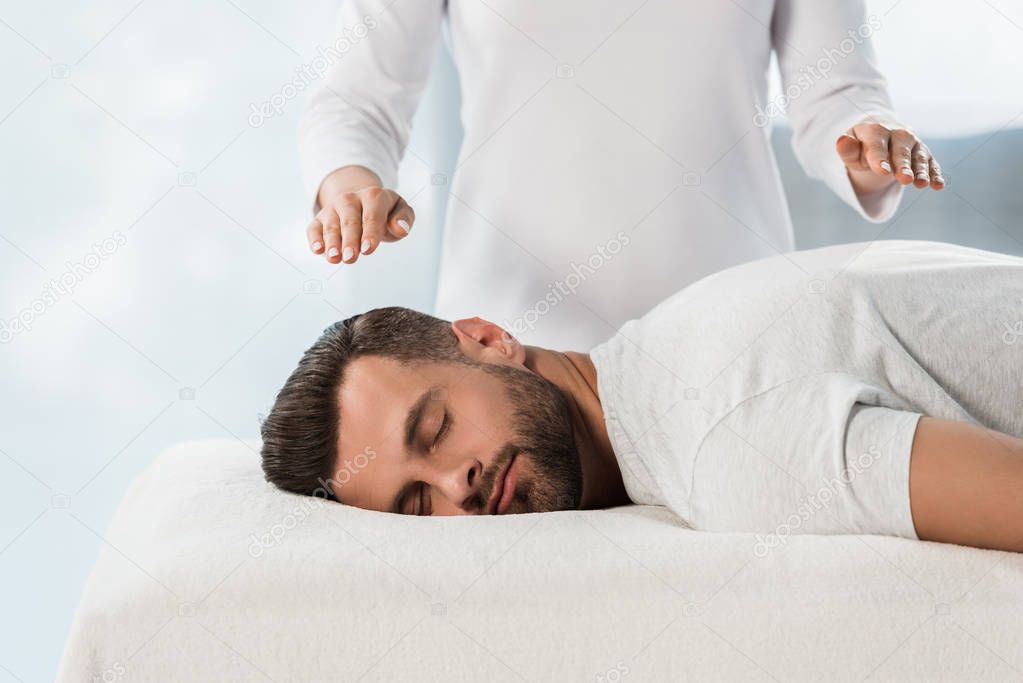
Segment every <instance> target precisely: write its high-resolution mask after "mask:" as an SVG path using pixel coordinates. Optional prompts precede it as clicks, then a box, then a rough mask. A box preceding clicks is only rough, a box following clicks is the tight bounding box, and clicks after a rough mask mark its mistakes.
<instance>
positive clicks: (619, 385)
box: [590, 240, 1023, 538]
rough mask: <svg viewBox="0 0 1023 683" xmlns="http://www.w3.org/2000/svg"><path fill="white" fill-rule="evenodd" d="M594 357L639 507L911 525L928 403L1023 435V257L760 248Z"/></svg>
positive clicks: (752, 524) (802, 522) (935, 412)
mask: <svg viewBox="0 0 1023 683" xmlns="http://www.w3.org/2000/svg"><path fill="white" fill-rule="evenodd" d="M590 357H591V358H592V360H593V362H594V365H595V366H596V370H597V377H598V388H599V392H600V398H601V402H602V404H603V408H604V412H605V421H606V424H607V427H608V432H609V435H610V438H611V444H612V446H613V448H614V451H615V455H616V456H617V458H618V461H619V464H620V466H621V470H622V476H623V478H624V481H625V486H626V490H627V491H628V493H629V496H630V498H632V500H633V501H634V502H637V503H646V504H654V505H666V506H668V507H669V508H671V509H672V510H673V511H674V512H675V513H677V514H678V515H679V516H681V517H682V518H683V519H685V520H686V521H687V522H688V523H689V524H690V525H692V526H693V527H694V528H698V529H706V530H717V531H751V532H779V530H781V529H784V530H785V532H786V533H788V532H792V531H800V532H804V533H843V532H849V533H883V534H892V535H900V536H905V537H909V538H915V537H916V535H915V531H914V528H913V523H912V517H911V515H910V508H909V494H908V475H909V455H910V449H911V446H912V439H913V434H914V432H915V426H916V422H917V419H918V418H919V416H920V415H931V416H936V417H943V418H947V419H956V420H964V421H968V422H973V423H980V424H983V425H985V426H988V427H991V428H993V429H997V430H999V431H1002V432H1005V433H1010V434H1015V435H1023V259H1021V258H1018V257H1014V256H1008V255H1004V254H997V253H991V252H986V251H981V250H978V249H970V248H966V247H960V246H954V245H950V244H941V243H936V242H917V241H901V240H900V241H880V242H874V243H857V244H847V245H839V246H832V247H825V248H822V249H814V250H809V251H801V252H795V253H792V254H786V255H782V256H776V257H772V258H767V259H762V260H759V261H755V262H752V263H747V264H744V265H740V266H737V267H733V268H730V269H727V270H724V271H722V272H719V273H716V274H714V275H711V276H709V277H706V278H704V279H702V280H700V281H699V282H696V283H694V284H692V285H690V286H689V287H686V288H685V289H683V290H681V291H680V292H678V293H676V294H674V295H673V296H671V297H669V298H668V299H666V300H665V301H663V302H662V303H661V304H659V305H658V306H657V307H656V308H654V309H653V310H651V311H650V312H649V313H648V314H646V315H645V316H644V317H642V318H640V319H635V320H630V321H629V322H627V323H626V324H625V325H624V326H623V327H622V328H621V329H620V330H619V332H618V333H617V334H615V336H614V337H612V338H611V339H609V340H608V341H606V342H604V343H602V344H600V345H598V346H596V347H595V348H593V349H592V350H591V351H590Z"/></svg>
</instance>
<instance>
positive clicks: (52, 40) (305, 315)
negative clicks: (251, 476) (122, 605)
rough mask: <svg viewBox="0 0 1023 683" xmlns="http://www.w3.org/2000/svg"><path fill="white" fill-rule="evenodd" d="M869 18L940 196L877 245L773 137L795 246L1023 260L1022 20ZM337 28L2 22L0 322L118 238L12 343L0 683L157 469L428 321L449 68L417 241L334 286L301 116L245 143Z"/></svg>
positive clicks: (244, 11)
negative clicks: (901, 242) (177, 448)
mask: <svg viewBox="0 0 1023 683" xmlns="http://www.w3.org/2000/svg"><path fill="white" fill-rule="evenodd" d="M871 7H872V10H873V11H875V12H876V13H877V14H878V15H879V16H883V19H884V28H883V30H881V31H880V32H879V33H878V35H877V38H876V39H877V41H878V43H879V46H880V53H881V57H882V61H883V63H884V65H885V67H886V71H887V73H888V74H889V77H890V80H891V86H892V90H893V93H894V95H895V99H896V103H897V104H898V105H899V108H900V111H901V113H902V115H903V117H904V119H905V120H906V121H907V122H910V123H912V124H914V125H915V126H916V127H917V129H918V130H919V132H921V133H922V134H923V135H925V136H926V137H927V138H928V140H930V141H931V143H932V146H933V148H934V150H935V151H936V152H937V153H938V155H939V157H940V158H941V159H942V160H943V162H944V164H945V167H946V169H947V170H948V175H949V177H950V178H951V188H950V190H949V191H947V192H945V193H942V194H941V195H937V194H934V193H918V194H913V195H910V196H908V197H907V200H908V201H906V202H905V203H904V205H903V209H902V211H901V212H900V215H899V217H898V218H897V219H896V220H895V222H893V223H891V224H889V225H888V226H874V225H870V224H868V223H865V222H863V221H861V220H859V219H858V218H857V217H856V216H855V214H853V213H852V212H851V211H850V210H849V209H847V208H845V207H843V206H841V205H840V204H838V202H837V200H836V199H834V198H833V197H832V196H830V195H828V194H827V193H826V192H824V191H823V189H822V187H821V186H820V185H817V184H815V183H812V182H810V181H807V180H806V179H805V178H804V177H803V176H802V174H801V172H800V171H799V170H798V168H797V167H795V166H794V163H793V161H792V157H791V154H790V153H789V152H788V149H787V146H786V144H785V140H786V139H787V135H788V133H787V132H786V131H785V130H784V129H781V130H779V131H777V142H778V149H779V154H780V164H781V166H782V169H783V171H784V174H785V179H786V185H787V187H788V188H789V191H790V194H791V196H790V199H791V202H792V209H793V215H794V220H795V222H796V226H797V234H798V243H799V245H800V246H801V247H809V246H817V245H822V244H827V243H832V242H839V241H853V240H861V239H873V238H875V237H877V236H879V235H880V236H881V237H890V238H895V237H917V238H926V239H946V240H950V241H955V242H961V243H965V244H972V245H977V246H981V247H985V248H989V249H996V250H1001V251H1008V252H1013V253H1023V243H1021V241H1023V220H1021V218H1020V217H1021V215H1023V192H1021V188H1020V177H1021V171H1023V164H1021V162H1020V156H1021V154H1023V135H1021V133H1020V132H1019V131H1017V130H1014V129H1015V128H1016V127H1018V126H1020V125H1021V124H1023V118H1021V117H1023V87H1021V86H1023V48H1021V46H1023V8H1021V5H1020V3H1019V2H1018V1H1015V0H1013V1H1010V0H1000V1H999V0H992V1H991V2H985V3H971V7H972V9H969V10H966V9H964V4H963V3H956V2H952V1H951V0H948V1H941V2H935V1H933V0H931V1H926V0H885V1H878V2H873V3H871ZM334 9H335V3H334V2H330V1H327V0H317V1H315V2H303V3H287V4H284V3H272V2H270V1H269V0H258V1H257V0H235V1H234V2H232V1H226V0H205V1H203V2H198V1H196V0H178V1H177V2H169V1H167V0H143V2H138V0H127V1H125V2H119V1H109V2H94V3H76V2H55V3H28V2H15V1H13V0H10V1H4V2H0V64H2V65H3V66H0V74H2V78H3V80H2V83H3V88H0V159H2V163H0V319H2V320H5V321H6V320H10V319H11V318H13V317H15V316H17V315H18V314H19V312H20V311H22V310H23V309H24V308H25V307H27V306H31V304H32V302H33V300H34V299H36V298H38V297H39V296H40V294H41V292H42V288H43V286H44V284H45V283H46V281H48V280H49V279H50V278H58V277H60V275H61V273H62V272H63V271H64V270H65V267H66V264H67V263H68V262H78V261H81V260H82V259H84V257H85V255H86V254H87V253H88V252H89V251H90V249H91V245H92V244H93V243H94V242H99V241H101V240H103V239H104V238H106V237H109V236H111V235H112V234H114V233H115V232H116V231H120V232H121V233H122V234H124V235H125V236H126V238H127V243H126V244H125V245H124V246H122V247H120V248H118V249H117V250H116V251H115V252H114V253H113V254H111V255H110V256H108V257H107V258H106V259H104V260H103V261H102V262H101V264H100V266H99V267H98V268H97V269H96V270H95V271H94V272H92V273H89V274H87V275H86V276H85V277H84V280H83V281H82V282H81V283H80V284H79V285H77V287H76V288H75V291H74V294H73V296H67V297H61V298H60V299H59V300H57V301H56V302H55V303H54V304H53V305H51V306H49V307H48V308H46V309H45V310H44V311H43V312H42V313H41V314H39V315H37V316H36V318H35V320H34V324H33V328H32V330H31V331H30V332H26V333H22V334H19V335H17V336H15V337H14V338H13V339H12V340H11V341H10V342H9V343H6V344H3V345H0V377H2V378H3V383H2V387H3V389H2V392H0V426H2V428H0V509H2V517H0V614H2V617H0V618H2V619H3V623H2V631H0V681H6V680H12V681H14V680H23V681H35V680H50V679H52V677H53V676H54V674H55V671H56V667H57V663H58V661H59V657H60V654H61V651H62V648H63V643H64V640H65V638H66V636H67V632H68V629H69V627H70V624H71V620H72V617H73V613H74V608H75V606H76V604H77V601H78V599H79V596H80V594H81V590H82V587H83V585H84V583H85V580H86V578H87V575H88V572H89V569H90V567H91V565H92V563H93V561H94V560H95V558H96V555H97V553H98V551H99V547H100V545H101V543H102V540H101V536H102V534H103V532H104V529H105V528H106V526H107V523H108V522H109V519H110V516H111V514H112V513H113V510H114V508H115V506H116V505H117V502H118V500H119V499H120V497H121V496H122V494H123V492H124V490H125V488H126V487H127V485H128V484H129V482H130V481H131V479H132V478H133V477H134V476H135V475H137V474H138V473H139V472H140V471H141V470H143V469H144V468H145V467H146V465H147V463H149V462H150V461H151V460H152V459H153V458H154V457H155V456H156V455H157V454H158V453H159V452H160V451H161V450H162V449H163V448H165V447H166V446H168V445H169V444H172V443H175V442H178V441H181V440H184V439H191V438H201V437H207V436H224V435H229V436H238V437H251V436H254V435H256V433H257V426H258V416H259V415H260V414H261V413H263V412H265V411H266V409H267V407H268V405H269V403H270V402H271V400H272V397H273V394H274V392H275V391H276V389H277V388H278V387H279V385H280V383H281V381H282V380H283V377H284V376H285V375H286V373H287V372H288V371H290V370H291V368H292V367H293V364H294V362H295V360H296V358H297V355H298V354H299V353H300V351H301V350H302V349H304V348H305V347H306V346H307V345H308V344H309V343H310V342H311V341H312V340H313V338H314V337H315V336H316V335H317V334H318V333H319V331H320V330H321V329H322V328H324V327H325V326H326V325H328V324H329V323H330V322H333V321H334V320H336V319H339V318H341V317H344V316H346V315H348V314H350V313H354V312H356V311H358V310H362V309H365V308H369V307H373V306H377V305H385V304H403V305H407V306H413V307H417V308H420V309H424V310H429V308H430V306H431V303H432V298H433V290H434V281H435V269H436V261H437V255H438V245H439V238H440V225H441V219H442V212H443V205H444V198H445V194H446V186H445V185H434V184H432V183H431V177H432V176H433V175H434V174H437V173H440V174H446V173H449V172H450V169H451V167H452V166H453V160H454V158H455V155H456V154H457V147H458V141H459V129H458V123H457V117H456V106H457V84H456V79H455V77H454V74H453V72H452V69H451V66H450V63H449V62H448V61H447V58H446V56H442V58H441V61H440V62H439V64H438V68H437V69H436V73H435V78H434V81H433V83H432V84H431V87H430V92H429V93H428V94H427V97H426V100H425V102H424V105H423V108H422V110H421V111H420V114H419V116H418V118H417V121H416V132H415V135H414V138H413V142H412V146H411V154H410V155H409V157H408V159H407V160H406V163H405V164H404V166H403V169H402V174H401V183H400V188H399V189H400V190H402V191H403V192H404V193H406V194H407V195H412V194H414V193H417V192H418V193H419V194H418V195H417V199H416V202H415V204H416V208H417V211H418V213H419V216H420V219H419V221H418V223H417V226H416V229H415V231H414V234H413V235H412V237H411V238H410V239H407V240H405V241H404V242H401V243H399V244H397V245H385V247H384V248H383V249H381V250H380V252H378V254H377V255H375V256H374V257H372V258H370V259H366V260H365V261H362V262H360V263H359V264H358V266H357V267H356V268H352V269H344V270H342V271H340V272H338V271H337V269H336V268H334V267H330V266H327V265H325V264H324V263H322V262H321V261H320V260H319V259H316V258H313V257H312V256H311V255H310V254H308V253H307V251H306V247H305V242H304V239H303V228H304V226H305V224H306V222H307V219H308V216H307V203H306V199H307V198H305V197H303V196H302V193H301V189H300V185H299V178H298V171H297V159H296V139H295V129H296V124H297V116H298V113H299V110H300V106H301V103H300V101H299V100H295V101H291V102H289V103H288V105H287V107H286V108H285V111H284V113H283V115H281V116H279V117H275V118H273V119H271V120H269V121H267V122H266V123H265V124H264V125H263V126H261V127H258V128H253V127H251V126H250V125H249V124H248V116H249V105H250V104H251V103H258V102H262V101H264V100H266V99H268V98H269V97H270V96H271V95H273V94H274V93H277V92H279V91H280V90H281V87H282V86H283V84H284V83H286V82H288V81H289V80H290V79H291V77H292V75H293V69H294V68H295V67H297V66H299V65H301V64H305V63H308V62H309V61H310V59H311V58H312V56H313V55H314V54H315V49H316V47H317V45H321V44H323V45H325V44H328V43H329V42H331V40H332V39H331V37H330V27H331V26H332V25H333V15H334ZM189 174H191V175H189ZM190 178H194V179H195V184H194V185H190V184H189V182H190ZM182 182H183V183H184V184H182ZM494 191H495V192H497V191H500V188H494ZM594 197H595V201H599V200H600V193H599V192H595V195H594ZM524 200H526V201H528V198H526V199H524ZM882 231H884V232H882ZM335 273H336V275H335ZM481 313H485V312H483V311H481ZM182 390H184V393H182ZM189 391H194V398H193V399H189V398H188V396H189ZM182 397H184V398H182Z"/></svg>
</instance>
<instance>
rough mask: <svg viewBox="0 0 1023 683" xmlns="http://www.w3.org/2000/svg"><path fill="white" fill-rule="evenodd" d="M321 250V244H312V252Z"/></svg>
mask: <svg viewBox="0 0 1023 683" xmlns="http://www.w3.org/2000/svg"><path fill="white" fill-rule="evenodd" d="M320 249H323V242H313V251H319V250H320Z"/></svg>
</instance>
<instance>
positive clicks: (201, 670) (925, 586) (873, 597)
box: [59, 440, 1023, 682]
mask: <svg viewBox="0 0 1023 683" xmlns="http://www.w3.org/2000/svg"><path fill="white" fill-rule="evenodd" d="M257 451H258V444H256V443H251V442H250V443H247V444H243V443H241V442H238V441H234V440H208V441H199V442H189V443H183V444H181V445H178V446H176V447H174V448H171V449H169V450H168V451H167V452H166V453H164V454H163V455H161V456H160V457H159V458H158V459H157V460H156V461H155V462H154V463H153V464H152V465H151V466H150V467H149V469H148V470H147V471H146V472H145V473H144V474H143V475H141V476H140V477H139V478H138V479H137V480H136V481H135V482H134V484H133V485H132V487H131V489H130V490H129V492H128V494H127V495H126V497H125V499H124V501H123V502H122V503H121V505H120V507H119V509H118V511H117V512H116V514H115V516H114V519H113V521H112V523H111V526H110V529H109V531H108V532H107V533H106V534H105V538H106V540H107V543H106V544H105V545H104V547H103V549H102V551H101V554H100V557H99V559H98V561H97V563H96V567H95V569H94V571H93V574H92V576H91V578H90V580H89V582H88V586H87V588H86V591H85V595H84V597H83V599H82V603H81V605H80V607H79V611H78V614H77V617H76V620H75V624H74V626H73V629H72V633H71V636H70V638H69V641H68V644H67V647H66V651H65V655H64V659H63V662H62V664H61V671H60V675H59V680H61V681H92V680H117V681H153V680H175V681H177V680H180V681H186V680H187V681H251V680H267V679H270V680H273V681H277V682H283V681H337V680H357V679H358V680H363V681H375V680H380V681H392V680H412V679H414V680H418V681H450V680H462V679H469V678H470V677H471V679H472V680H488V681H506V680H507V681H521V680H523V679H526V680H530V681H547V680H557V681H566V680H590V681H592V680H601V679H600V678H598V677H602V679H603V680H606V681H612V682H613V681H617V680H620V679H625V680H630V679H631V680H634V681H643V680H667V679H672V680H677V679H679V678H683V677H686V678H693V679H699V680H703V679H743V680H749V679H765V680H766V679H768V678H769V676H773V677H774V678H776V679H779V680H786V679H791V678H798V679H807V678H828V679H836V680H845V679H855V680H861V679H863V678H864V677H866V676H868V675H871V674H872V675H873V677H874V678H876V679H881V680H910V679H913V680H918V679H934V678H944V679H974V680H979V679H989V680H995V679H1005V678H1012V677H1014V676H1019V675H1020V672H1021V671H1023V629H1021V628H1020V626H1019V623H1020V622H1019V615H1020V614H1021V613H1023V556H1020V555H1013V554H1009V553H998V552H991V551H981V550H975V549H970V548H962V547H957V546H944V545H939V544H932V543H923V542H914V541H909V540H903V539H895V538H881V537H875V536H849V537H834V536H831V537H827V536H804V537H792V538H789V539H788V540H787V541H786V542H785V543H784V544H782V545H780V546H778V547H775V548H773V549H771V550H770V551H768V552H766V553H765V552H763V546H760V547H758V546H757V539H756V538H755V537H754V536H752V535H745V534H727V535H726V534H709V533H701V532H695V531H691V530H689V529H686V528H684V526H682V525H681V524H679V523H678V522H677V521H676V519H675V518H674V516H673V515H671V514H670V513H669V512H667V511H666V510H664V509H661V508H655V507H644V506H628V507H622V508H614V509H611V510H603V511H585V512H558V513H548V514H538V515H511V516H507V517H486V518H468V517H467V518H447V519H444V518H415V517H403V516H398V515H386V514H380V513H373V512H367V511H364V510H357V509H352V508H348V507H345V506H341V505H338V504H335V503H327V502H323V501H320V500H318V499H311V498H304V497H299V496H293V495H289V494H284V493H280V492H278V491H275V490H273V489H271V487H269V486H268V485H267V484H266V483H265V482H264V481H263V479H262V473H261V471H260V468H259V458H258V455H257ZM264 535H266V537H265V538H264ZM360 677H361V678H360Z"/></svg>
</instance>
